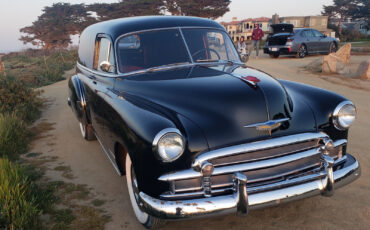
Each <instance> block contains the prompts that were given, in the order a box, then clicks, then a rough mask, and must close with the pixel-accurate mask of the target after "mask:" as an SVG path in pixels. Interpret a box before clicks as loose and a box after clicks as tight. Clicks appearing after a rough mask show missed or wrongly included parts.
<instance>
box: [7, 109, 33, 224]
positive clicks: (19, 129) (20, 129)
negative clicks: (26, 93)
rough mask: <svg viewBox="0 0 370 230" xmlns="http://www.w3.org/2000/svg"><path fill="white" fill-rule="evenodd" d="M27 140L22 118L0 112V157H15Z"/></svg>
mask: <svg viewBox="0 0 370 230" xmlns="http://www.w3.org/2000/svg"><path fill="white" fill-rule="evenodd" d="M28 140H29V131H28V129H27V126H26V124H25V123H24V122H23V121H22V120H20V119H18V118H17V117H16V115H15V114H0V157H4V156H5V157H8V158H9V159H11V160H14V159H17V158H18V156H19V154H21V153H25V152H26V151H27V148H28ZM0 229H1V228H0Z"/></svg>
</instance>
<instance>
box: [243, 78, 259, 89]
mask: <svg viewBox="0 0 370 230" xmlns="http://www.w3.org/2000/svg"><path fill="white" fill-rule="evenodd" d="M240 79H242V80H243V81H245V82H247V83H248V84H250V85H252V86H254V87H256V86H257V83H258V82H260V79H258V78H256V77H253V76H242V77H240Z"/></svg>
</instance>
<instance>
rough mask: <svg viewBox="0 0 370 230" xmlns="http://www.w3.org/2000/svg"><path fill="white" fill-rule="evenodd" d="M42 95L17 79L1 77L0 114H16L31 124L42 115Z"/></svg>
mask: <svg viewBox="0 0 370 230" xmlns="http://www.w3.org/2000/svg"><path fill="white" fill-rule="evenodd" d="M40 94H41V92H40V91H35V90H33V89H30V88H28V87H26V86H25V85H24V84H23V83H22V82H21V81H18V80H16V79H15V78H10V77H0V113H14V114H15V115H16V116H17V117H19V118H20V119H21V120H23V121H25V122H27V123H30V122H32V121H34V120H35V119H36V118H38V117H39V115H40V110H39V108H40V106H41V105H42V100H41V99H40V97H39V95H40Z"/></svg>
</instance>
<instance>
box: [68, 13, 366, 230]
mask: <svg viewBox="0 0 370 230" xmlns="http://www.w3.org/2000/svg"><path fill="white" fill-rule="evenodd" d="M78 57H79V59H78V63H77V72H76V75H74V76H72V77H71V78H70V81H69V98H68V103H69V105H70V106H71V108H72V110H73V112H74V113H75V114H76V116H77V119H78V120H79V122H80V128H81V132H82V136H83V137H84V138H85V139H86V140H93V139H95V138H97V139H98V141H99V142H100V144H101V146H102V148H103V150H104V152H105V153H106V154H107V156H108V158H109V160H110V161H111V162H112V164H113V166H114V168H115V169H116V170H117V173H118V174H119V175H126V179H127V184H128V190H129V195H130V200H131V203H132V206H133V210H134V212H135V214H136V216H137V219H138V220H139V221H140V222H141V223H142V224H143V225H144V226H146V227H147V228H152V227H155V226H157V225H158V224H160V223H161V222H162V221H163V220H166V219H183V218H191V217H200V216H208V215H210V214H223V213H228V212H238V213H240V214H246V213H247V212H248V211H249V210H252V209H257V208H263V207H267V206H271V205H276V204H280V203H283V202H287V201H292V200H297V199H301V198H305V197H309V196H313V195H318V194H322V195H325V196H330V195H332V194H333V192H334V189H337V188H339V187H341V186H343V185H346V184H348V183H349V182H352V181H353V180H355V179H356V178H358V177H359V175H360V167H359V163H358V161H357V160H356V159H355V158H354V157H353V156H351V155H350V154H348V153H347V151H346V149H347V148H346V146H347V137H348V128H349V126H350V125H351V124H352V123H353V121H354V120H355V115H356V109H355V106H354V105H353V103H352V102H350V101H348V100H347V99H346V98H344V97H342V96H340V95H337V94H335V93H332V92H329V91H326V90H323V89H319V88H314V87H311V86H307V85H303V84H299V83H295V82H290V81H284V80H278V79H275V78H273V77H271V76H270V75H268V74H266V73H264V72H261V71H258V70H256V69H253V68H250V67H247V66H245V65H244V63H241V62H240V59H239V57H238V54H237V52H236V50H235V48H234V46H233V43H232V41H231V39H230V37H229V36H228V34H227V33H226V31H225V29H224V28H223V27H222V26H221V25H219V24H218V23H216V22H214V21H212V20H207V19H201V18H193V17H175V16H157V17H133V18H123V19H117V20H111V21H106V22H101V23H97V24H95V25H92V26H89V27H88V28H86V29H85V30H84V31H83V33H82V34H81V37H80V44H79V51H78ZM97 170H98V169H97ZM122 208H123V207H122Z"/></svg>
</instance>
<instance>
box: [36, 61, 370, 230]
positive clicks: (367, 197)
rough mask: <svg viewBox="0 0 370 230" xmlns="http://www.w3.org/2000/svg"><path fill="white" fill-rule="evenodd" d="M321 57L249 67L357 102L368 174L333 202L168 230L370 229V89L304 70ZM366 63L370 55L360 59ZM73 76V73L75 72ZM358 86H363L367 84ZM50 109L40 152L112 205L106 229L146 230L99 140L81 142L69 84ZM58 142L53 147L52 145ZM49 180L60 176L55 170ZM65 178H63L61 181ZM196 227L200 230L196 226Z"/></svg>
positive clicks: (48, 92) (53, 88)
mask: <svg viewBox="0 0 370 230" xmlns="http://www.w3.org/2000/svg"><path fill="white" fill-rule="evenodd" d="M315 58H318V57H317V56H316V57H308V58H305V59H296V58H279V59H274V60H273V59H269V58H268V57H266V56H263V57H261V58H259V59H254V58H251V59H250V61H249V62H248V65H250V66H253V67H255V68H258V69H261V70H263V71H265V72H267V73H270V74H272V75H273V76H275V77H277V78H281V79H287V80H293V81H298V82H302V83H306V84H310V85H313V86H317V87H321V88H325V89H328V90H332V91H335V92H338V93H340V94H342V95H344V96H346V97H348V98H349V99H351V100H352V101H354V102H355V104H356V105H357V109H358V118H357V120H356V122H355V125H354V126H353V128H352V129H351V130H350V136H349V147H348V151H349V152H350V153H352V154H353V155H354V156H355V157H356V158H357V159H358V160H359V161H360V163H361V166H362V176H361V178H360V179H359V180H357V181H355V182H354V183H353V184H351V185H349V186H347V187H344V188H341V189H340V190H337V191H336V192H335V195H334V196H333V197H331V198H325V197H320V196H318V197H314V198H311V199H306V200H301V201H297V202H293V203H289V204H285V205H281V206H279V207H273V208H267V209H264V210H257V211H252V212H251V213H250V214H249V215H248V216H247V217H237V216H235V215H228V216H221V217H217V218H208V219H198V220H188V221H183V222H170V223H168V224H167V225H166V226H165V227H164V228H163V229H175V228H176V229H177V230H181V229H191V230H193V229H194V228H195V229H212V230H215V229H216V230H218V229H228V230H232V229H314V230H317V229H369V227H370V179H369V178H370V171H369V168H370V166H369V164H370V141H369V136H368V135H369V133H370V119H369V118H370V117H369V114H370V100H369V99H370V91H369V90H364V89H357V88H354V87H351V86H348V85H343V84H338V83H333V82H332V81H329V80H327V79H325V77H318V76H317V75H313V74H311V73H308V72H306V71H304V70H303V67H304V66H305V65H307V64H308V63H309V62H311V61H312V60H313V59H315ZM357 58H361V59H363V60H365V59H368V58H370V57H369V56H358V57H357ZM68 74H72V72H69V73H68ZM353 84H361V81H357V82H354V83H353ZM43 89H44V90H45V93H44V96H45V97H46V98H48V99H49V100H50V103H49V104H50V105H49V106H48V108H47V109H45V112H44V113H43V116H42V118H41V120H42V121H46V122H51V123H55V124H54V128H55V129H54V130H52V131H50V134H51V136H50V137H47V138H43V139H41V140H39V141H38V142H36V143H34V148H33V150H34V151H38V152H43V154H44V155H47V156H58V157H59V158H58V162H59V163H64V164H66V165H69V166H71V169H72V173H73V175H74V176H75V178H74V179H71V182H74V183H78V184H87V185H88V186H89V187H90V188H92V189H93V191H94V193H95V194H96V196H97V198H101V199H105V200H107V202H106V203H105V204H104V206H103V208H104V209H105V210H106V211H107V213H108V214H109V215H111V216H112V220H111V221H110V222H109V223H107V224H106V229H144V228H143V227H142V226H141V225H140V224H139V223H138V222H137V221H136V219H135V216H134V214H133V211H132V209H131V206H130V202H129V198H128V193H127V187H126V184H125V183H123V180H122V179H125V178H124V177H123V178H121V177H119V176H118V175H117V174H116V172H115V170H114V168H113V167H112V165H111V164H110V162H109V160H108V159H107V158H106V156H105V154H104V153H103V151H102V150H101V148H100V146H99V144H98V142H97V141H93V142H87V141H84V140H83V139H82V138H81V134H80V130H79V127H78V122H77V120H76V119H75V117H74V115H73V114H72V112H71V110H70V108H69V107H68V105H67V92H68V91H67V81H61V82H58V83H56V84H53V85H50V86H47V87H44V88H43ZM50 142H52V144H50ZM46 174H47V176H49V177H52V178H53V177H56V175H55V173H53V172H52V170H50V171H47V173H46ZM58 179H60V178H58ZM194 226H196V227H194Z"/></svg>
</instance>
